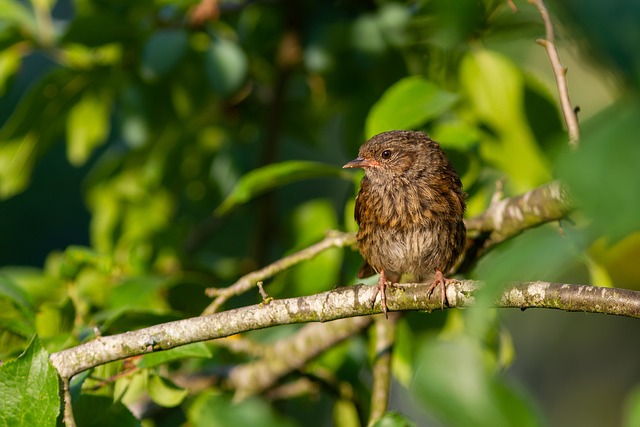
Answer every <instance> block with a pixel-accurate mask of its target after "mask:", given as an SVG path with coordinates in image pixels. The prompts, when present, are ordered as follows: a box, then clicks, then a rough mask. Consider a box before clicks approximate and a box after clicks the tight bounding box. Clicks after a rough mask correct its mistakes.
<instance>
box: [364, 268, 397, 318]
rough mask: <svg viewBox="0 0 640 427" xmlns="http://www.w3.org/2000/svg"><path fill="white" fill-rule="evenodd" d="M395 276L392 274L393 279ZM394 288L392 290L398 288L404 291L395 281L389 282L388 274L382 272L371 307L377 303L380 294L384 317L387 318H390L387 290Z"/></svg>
mask: <svg viewBox="0 0 640 427" xmlns="http://www.w3.org/2000/svg"><path fill="white" fill-rule="evenodd" d="M394 276H395V275H394V274H392V277H394ZM389 287H392V288H398V289H402V287H401V286H400V285H399V284H398V283H396V282H394V281H393V280H389V279H387V276H386V274H385V273H384V270H380V277H379V278H378V284H377V285H376V292H375V293H374V294H373V298H372V299H371V305H372V306H373V305H374V304H375V303H376V298H377V297H378V294H380V305H381V306H382V311H383V313H384V317H385V318H387V319H388V318H389V316H388V315H387V312H388V311H389V310H388V308H387V292H386V291H387V288H389Z"/></svg>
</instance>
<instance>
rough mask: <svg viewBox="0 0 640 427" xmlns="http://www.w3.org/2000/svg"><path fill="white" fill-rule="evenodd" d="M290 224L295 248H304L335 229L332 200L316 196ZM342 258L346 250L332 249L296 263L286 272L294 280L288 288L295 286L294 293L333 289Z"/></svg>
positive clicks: (303, 206) (296, 212)
mask: <svg viewBox="0 0 640 427" xmlns="http://www.w3.org/2000/svg"><path fill="white" fill-rule="evenodd" d="M291 223H292V228H293V229H292V232H293V235H294V236H296V242H295V248H304V247H307V246H309V245H311V244H313V243H315V242H317V241H319V240H321V239H322V238H323V237H324V236H325V235H326V234H327V230H335V229H336V228H337V227H338V218H337V217H336V212H335V209H334V207H333V205H332V203H331V201H329V200H325V199H316V200H312V201H309V202H306V203H304V204H302V205H300V206H298V207H296V209H295V210H294V212H293V217H292V221H291ZM342 258H343V251H342V250H341V249H338V248H333V249H329V250H326V251H324V252H322V253H321V254H319V255H317V256H316V257H314V258H313V259H311V260H309V261H307V262H304V263H301V264H299V265H297V266H295V267H294V268H292V269H291V271H290V273H289V275H287V277H288V278H289V279H290V280H292V281H293V283H292V286H288V289H292V293H293V294H294V295H310V294H313V293H316V292H321V291H323V290H327V289H331V288H332V287H333V286H335V283H336V281H337V280H338V277H339V274H340V268H341V265H342Z"/></svg>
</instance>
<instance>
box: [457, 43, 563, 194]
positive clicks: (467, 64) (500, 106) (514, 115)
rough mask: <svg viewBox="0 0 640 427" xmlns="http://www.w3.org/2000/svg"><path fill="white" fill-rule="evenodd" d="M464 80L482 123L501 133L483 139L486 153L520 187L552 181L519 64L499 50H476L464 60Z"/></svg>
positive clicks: (462, 80)
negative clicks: (529, 114) (529, 112)
mask: <svg viewBox="0 0 640 427" xmlns="http://www.w3.org/2000/svg"><path fill="white" fill-rule="evenodd" d="M460 82H461V83H462V86H463V87H464V90H465V92H466V93H467V96H468V98H469V101H470V103H471V105H472V107H473V110H474V112H475V114H476V115H477V116H478V118H479V120H480V122H481V124H486V125H488V126H489V127H490V128H491V130H492V131H493V133H494V134H495V135H497V137H496V138H493V137H491V136H487V137H485V139H484V140H483V141H482V144H481V145H480V150H481V155H482V157H483V158H484V159H486V160H488V161H489V162H491V163H493V164H494V165H496V166H497V167H499V168H500V169H501V170H502V171H504V172H506V173H507V174H508V175H509V178H510V183H512V184H513V185H514V187H515V190H516V191H519V192H520V191H525V190H528V189H530V188H532V187H535V186H537V185H540V184H543V183H545V182H548V181H549V180H550V179H551V173H550V168H549V165H547V161H546V159H545V157H544V155H543V153H542V150H541V149H540V147H539V146H538V145H537V143H536V141H535V137H534V135H533V132H532V131H531V129H530V127H529V125H528V122H527V119H526V114H525V109H524V93H525V90H524V89H525V86H524V78H523V76H522V73H521V72H520V71H519V70H518V69H517V68H516V66H515V65H514V64H513V63H511V62H510V61H509V60H508V59H507V58H506V57H504V56H502V55H500V54H498V53H495V52H491V51H488V50H477V51H473V52H471V53H469V54H468V55H467V56H465V58H464V59H463V61H462V64H461V67H460Z"/></svg>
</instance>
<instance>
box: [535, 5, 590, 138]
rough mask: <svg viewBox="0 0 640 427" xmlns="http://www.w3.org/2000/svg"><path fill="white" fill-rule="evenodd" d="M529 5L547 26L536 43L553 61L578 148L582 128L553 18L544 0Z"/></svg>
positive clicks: (572, 136) (568, 123)
mask: <svg viewBox="0 0 640 427" xmlns="http://www.w3.org/2000/svg"><path fill="white" fill-rule="evenodd" d="M529 3H533V4H534V5H535V6H536V7H537V8H538V11H539V12H540V16H541V17H542V21H543V22H544V26H545V32H546V35H545V38H544V39H538V40H536V42H537V43H538V44H539V45H541V46H543V47H544V48H545V49H546V51H547V55H549V60H550V61H551V68H552V69H553V74H554V75H555V77H556V86H558V95H559V97H560V105H561V107H562V114H563V116H564V120H565V122H566V124H567V130H568V132H569V145H571V147H572V148H576V147H577V146H578V144H579V141H580V126H579V125H578V116H577V115H576V112H575V110H574V108H573V106H572V105H571V99H570V98H569V86H568V85H567V68H566V67H564V66H563V65H562V63H561V62H560V55H559V54H558V49H557V48H556V44H555V34H554V31H553V24H552V23H551V17H550V16H549V11H548V10H547V7H546V5H545V4H544V1H543V0H529Z"/></svg>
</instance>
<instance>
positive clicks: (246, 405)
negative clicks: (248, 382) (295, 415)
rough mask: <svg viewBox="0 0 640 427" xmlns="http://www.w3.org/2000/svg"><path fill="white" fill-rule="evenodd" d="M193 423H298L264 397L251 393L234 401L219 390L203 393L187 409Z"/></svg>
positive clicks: (217, 426)
mask: <svg viewBox="0 0 640 427" xmlns="http://www.w3.org/2000/svg"><path fill="white" fill-rule="evenodd" d="M187 420H188V421H189V423H190V424H189V425H190V426H192V427H227V426H260V427H292V426H294V425H295V424H294V423H292V422H291V421H289V420H287V419H284V418H282V417H281V416H279V415H278V414H277V413H276V412H275V411H274V410H273V409H272V408H271V407H270V406H269V405H268V404H267V403H266V402H265V401H264V400H262V399H260V398H257V397H250V398H248V399H245V400H243V401H241V402H233V401H232V399H231V396H229V395H226V394H221V393H218V392H211V391H209V392H204V393H202V394H200V395H199V396H198V397H197V398H196V399H195V401H194V402H193V404H192V405H191V406H190V407H189V410H188V411H187Z"/></svg>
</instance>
